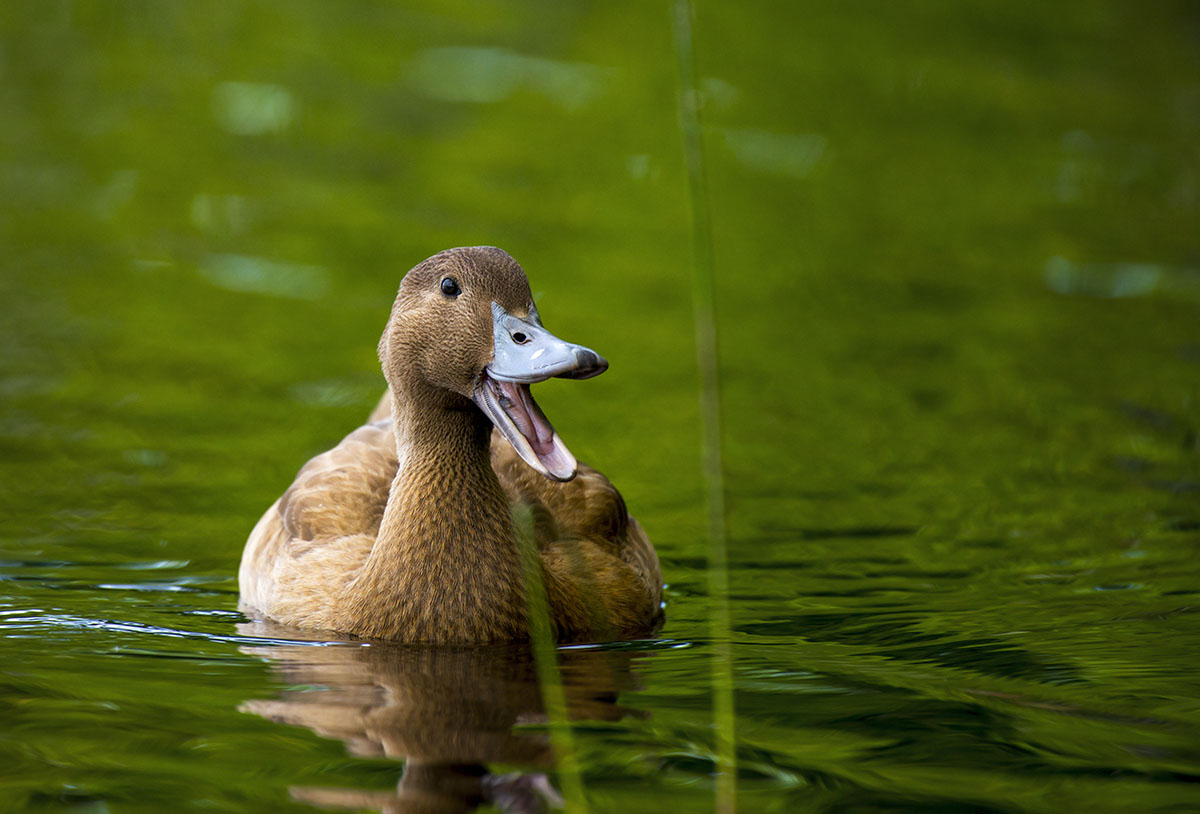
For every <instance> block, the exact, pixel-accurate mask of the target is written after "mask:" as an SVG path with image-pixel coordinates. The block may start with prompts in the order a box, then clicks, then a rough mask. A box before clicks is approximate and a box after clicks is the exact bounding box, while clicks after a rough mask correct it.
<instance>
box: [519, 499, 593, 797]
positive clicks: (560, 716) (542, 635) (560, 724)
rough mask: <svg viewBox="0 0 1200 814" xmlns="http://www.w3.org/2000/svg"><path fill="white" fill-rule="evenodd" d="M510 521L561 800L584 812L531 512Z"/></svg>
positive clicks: (521, 512)
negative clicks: (517, 553)
mask: <svg viewBox="0 0 1200 814" xmlns="http://www.w3.org/2000/svg"><path fill="white" fill-rule="evenodd" d="M513 520H514V524H515V525H516V530H517V545H518V546H519V550H520V557H521V575H522V577H523V578H524V581H525V610H526V613H527V614H528V616H529V638H530V641H531V643H532V646H533V661H534V665H535V667H536V668H537V677H538V686H539V687H540V688H541V691H542V705H543V706H544V707H545V709H546V720H547V722H548V724H549V727H550V746H551V748H552V749H553V750H554V759H555V763H556V764H557V766H558V776H559V782H560V783H561V784H562V795H563V801H564V802H565V803H566V811H567V813H568V814H586V812H587V810H588V806H587V797H586V796H585V795H584V793H583V775H582V773H581V771H580V767H579V753H578V752H577V751H576V749H575V736H574V733H573V732H572V730H571V721H570V718H569V717H568V715H567V695H566V692H565V691H564V690H563V685H562V676H561V675H560V674H559V671H558V650H557V648H556V647H555V639H554V628H553V626H552V625H551V623H550V603H549V600H548V598H547V596H546V582H545V579H544V574H543V573H542V558H541V556H540V555H539V554H538V550H537V542H536V541H535V540H534V535H533V515H532V513H531V512H530V511H529V507H528V506H526V505H521V506H518V507H516V508H515V509H514V511H513Z"/></svg>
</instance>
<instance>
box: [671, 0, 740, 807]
mask: <svg viewBox="0 0 1200 814" xmlns="http://www.w3.org/2000/svg"><path fill="white" fill-rule="evenodd" d="M693 17H694V10H693V8H692V2H691V0H675V5H674V26H673V29H674V33H675V57H676V62H677V64H678V68H679V128H680V130H681V131H682V133H683V142H684V156H685V159H686V161H687V173H688V200H689V201H690V203H691V212H692V269H693V274H692V307H693V311H694V313H695V324H696V357H697V362H698V365H699V370H700V423H701V437H702V441H701V449H702V460H701V466H702V469H703V475H704V493H705V498H706V503H707V506H708V595H709V602H710V604H711V607H712V612H711V616H710V638H711V639H712V643H713V649H712V654H713V657H712V683H713V720H714V723H715V728H716V741H717V743H716V746H717V748H716V753H717V754H716V757H717V766H716V772H717V778H716V779H717V790H716V797H717V799H716V810H717V811H718V812H720V814H731V812H733V811H735V810H736V802H737V742H736V737H735V731H734V729H735V723H736V719H735V714H734V706H733V642H732V635H731V629H732V622H731V619H730V612H729V557H728V551H727V545H726V539H725V481H724V475H723V472H722V466H721V398H720V380H719V377H718V367H717V318H716V292H715V283H714V279H713V278H714V273H713V250H712V217H711V213H710V210H709V197H708V182H707V179H706V177H705V171H704V143H703V139H702V130H701V122H700V94H699V91H698V89H697V87H696V71H695V62H696V59H695V49H694V47H693V43H692V20H693Z"/></svg>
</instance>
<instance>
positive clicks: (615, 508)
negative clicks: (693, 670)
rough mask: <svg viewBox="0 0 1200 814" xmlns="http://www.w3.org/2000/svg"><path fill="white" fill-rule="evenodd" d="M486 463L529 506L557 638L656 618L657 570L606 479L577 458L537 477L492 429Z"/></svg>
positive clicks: (608, 631) (620, 633)
mask: <svg viewBox="0 0 1200 814" xmlns="http://www.w3.org/2000/svg"><path fill="white" fill-rule="evenodd" d="M492 468H493V469H495V470H496V475H497V476H498V477H499V478H500V483H501V485H502V486H503V487H504V490H505V492H507V493H508V496H509V499H510V500H511V501H512V502H513V504H514V505H523V506H525V507H527V508H528V509H530V511H531V516H532V518H533V534H534V539H535V540H536V542H537V545H538V549H539V552H540V553H541V556H542V563H543V566H544V567H545V574H546V582H547V585H546V587H547V593H548V596H549V599H550V605H551V612H552V615H553V616H554V622H555V625H556V627H557V628H558V633H559V638H560V639H602V638H609V637H619V638H630V637H635V636H644V635H649V634H651V633H653V632H654V631H655V630H657V628H658V627H659V626H660V625H661V622H662V617H663V614H662V570H661V568H660V567H659V563H658V557H657V555H656V554H655V552H654V546H653V545H652V544H651V543H650V538H649V537H647V536H646V532H645V531H644V530H643V529H642V527H641V524H640V523H638V522H637V520H636V519H635V518H634V517H632V516H631V515H630V514H629V511H628V509H627V508H626V506H625V500H624V499H623V498H622V497H621V493H620V492H618V491H617V488H616V487H615V486H613V485H612V482H611V481H609V479H608V478H606V477H605V476H604V474H603V473H601V472H599V471H598V470H596V469H593V468H592V467H590V466H588V465H586V464H583V463H580V464H579V473H578V475H576V476H575V478H574V479H573V480H570V481H567V482H566V483H560V482H556V481H552V480H550V479H548V478H545V477H543V476H542V475H540V474H539V473H538V472H536V471H535V470H534V469H533V468H532V467H530V466H529V465H528V464H526V463H525V462H524V461H523V460H521V458H520V456H519V455H518V454H517V453H516V451H515V450H514V449H513V448H512V445H511V444H509V443H508V442H507V441H506V440H504V438H503V436H501V435H500V434H499V433H498V432H493V433H492Z"/></svg>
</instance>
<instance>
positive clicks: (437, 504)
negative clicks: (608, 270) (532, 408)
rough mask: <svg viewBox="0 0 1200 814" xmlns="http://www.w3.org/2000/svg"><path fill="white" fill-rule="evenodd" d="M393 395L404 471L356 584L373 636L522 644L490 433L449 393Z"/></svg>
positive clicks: (517, 571)
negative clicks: (500, 640) (516, 640)
mask: <svg viewBox="0 0 1200 814" xmlns="http://www.w3.org/2000/svg"><path fill="white" fill-rule="evenodd" d="M392 392H393V394H394V395H393V397H392V416H393V427H394V429H395V433H396V448H397V457H398V459H399V467H398V469H397V472H396V477H395V479H394V480H393V481H392V486H391V492H390V495H389V497H388V501H387V506H386V508H385V509H384V513H383V520H382V522H381V524H380V527H379V534H378V536H377V538H376V541H375V545H374V547H373V548H372V550H371V553H370V555H369V557H368V559H367V562H366V563H365V565H364V568H363V571H362V572H361V576H360V577H359V579H358V580H356V588H357V589H358V590H357V591H356V593H358V596H357V597H356V599H358V600H359V602H358V603H356V604H360V605H361V607H360V613H363V614H369V617H368V628H369V629H370V630H371V632H370V634H369V635H372V636H377V637H380V638H404V639H406V640H409V641H422V640H423V641H446V642H449V641H468V642H470V641H489V640H495V639H512V638H521V637H522V636H523V635H524V632H525V630H526V622H525V606H524V592H523V590H522V585H523V581H522V575H521V565H520V560H519V558H518V551H517V543H516V535H515V532H514V529H513V521H512V513H511V509H510V508H509V503H508V498H507V496H506V495H505V493H504V490H503V488H502V487H501V486H500V482H499V480H498V479H497V477H496V473H495V471H494V470H493V469H492V465H491V454H490V438H491V429H492V428H491V423H490V422H489V421H488V420H487V418H486V417H485V416H484V415H483V414H482V413H481V412H480V411H479V410H478V408H476V407H475V405H474V404H473V403H472V402H470V401H469V400H467V399H465V398H462V397H459V396H455V397H453V398H450V399H447V398H446V396H447V395H448V394H446V393H445V391H439V392H437V393H436V394H434V393H428V394H419V393H418V394H413V393H408V392H405V391H403V390H400V389H399V388H396V387H393V388H392Z"/></svg>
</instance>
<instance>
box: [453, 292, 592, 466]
mask: <svg viewBox="0 0 1200 814" xmlns="http://www.w3.org/2000/svg"><path fill="white" fill-rule="evenodd" d="M492 324H493V329H494V343H495V353H494V356H493V358H492V362H491V364H489V365H488V366H487V367H486V368H484V370H483V372H482V373H481V374H480V376H479V381H478V382H477V383H476V385H475V392H474V393H473V397H474V400H475V403H476V404H477V405H479V409H481V410H483V412H484V415H486V416H487V417H488V418H490V419H491V421H492V423H493V424H495V425H496V428H497V429H499V430H500V434H501V435H503V436H504V437H505V438H506V439H507V440H508V442H509V443H510V444H512V446H513V449H515V450H516V451H517V454H518V455H520V456H521V459H522V460H524V461H525V463H527V464H529V465H530V466H531V467H533V468H534V469H536V470H537V471H538V472H540V473H541V474H542V475H544V476H546V477H547V478H550V479H551V480H555V481H569V480H571V478H573V477H575V473H576V471H577V470H578V464H577V463H576V461H575V456H574V455H572V454H571V451H570V450H569V449H567V446H566V444H564V443H563V442H562V439H561V438H559V437H558V433H557V432H555V431H554V427H553V426H551V424H550V421H549V419H547V418H546V414H545V413H543V412H542V408H541V407H539V406H538V404H537V402H536V401H534V400H533V394H532V393H530V392H529V385H531V384H536V383H537V382H544V381H546V380H547V379H550V378H554V377H559V378H567V379H588V378H591V377H592V376H599V375H600V374H601V373H603V372H604V371H605V370H607V369H608V362H606V361H604V359H603V357H601V356H600V355H599V354H598V353H596V352H595V351H593V350H589V349H588V348H585V347H583V346H581V345H573V344H571V343H570V342H564V341H563V340H561V339H559V338H558V337H556V336H555V335H554V334H552V333H550V332H549V331H547V330H546V329H545V328H543V327H542V324H541V319H540V318H539V317H538V314H537V310H536V309H530V312H529V315H528V316H526V317H525V318H523V319H522V318H520V317H516V316H513V315H512V314H509V313H508V312H507V311H505V310H504V309H503V308H501V307H500V306H499V305H497V304H496V303H492Z"/></svg>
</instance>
